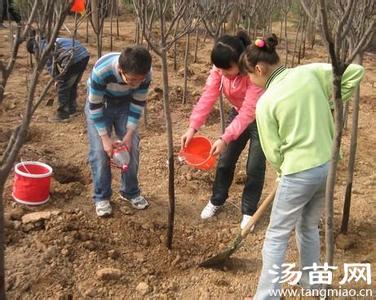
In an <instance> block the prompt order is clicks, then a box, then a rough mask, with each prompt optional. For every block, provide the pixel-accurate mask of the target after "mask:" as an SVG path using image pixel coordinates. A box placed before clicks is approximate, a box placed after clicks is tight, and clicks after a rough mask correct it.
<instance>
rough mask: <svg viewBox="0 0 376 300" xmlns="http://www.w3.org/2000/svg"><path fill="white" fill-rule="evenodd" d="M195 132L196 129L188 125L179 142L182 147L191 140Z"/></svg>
mask: <svg viewBox="0 0 376 300" xmlns="http://www.w3.org/2000/svg"><path fill="white" fill-rule="evenodd" d="M195 133H196V129H193V128H191V127H189V128H188V129H187V131H186V132H185V133H184V134H183V135H182V136H181V138H180V142H181V148H182V149H183V148H185V147H187V146H188V144H189V142H190V141H191V139H192V138H193V136H194V135H195Z"/></svg>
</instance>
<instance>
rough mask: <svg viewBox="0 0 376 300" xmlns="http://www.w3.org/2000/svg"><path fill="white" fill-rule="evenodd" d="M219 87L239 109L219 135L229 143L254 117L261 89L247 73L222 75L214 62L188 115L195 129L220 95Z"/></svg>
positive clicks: (201, 123)
mask: <svg viewBox="0 0 376 300" xmlns="http://www.w3.org/2000/svg"><path fill="white" fill-rule="evenodd" d="M221 88H222V89H223V93H224V94H225V96H226V98H227V99H228V100H229V101H230V103H231V104H232V105H233V107H234V108H235V109H236V110H237V112H238V115H237V116H236V117H235V118H234V120H233V121H232V122H231V123H230V125H228V126H227V127H226V129H225V132H224V134H223V135H222V139H223V140H224V141H225V142H226V144H228V143H229V142H231V141H234V140H236V139H237V138H238V137H239V136H240V135H241V134H242V133H243V131H244V130H245V129H246V128H247V127H248V125H249V124H251V123H252V122H253V121H254V120H255V118H256V116H255V113H256V103H257V100H258V99H259V98H260V96H261V95H262V93H263V92H264V90H263V89H262V88H259V87H257V86H256V85H254V84H252V83H251V81H250V79H249V76H247V75H238V76H236V77H235V78H232V79H229V78H227V77H225V76H222V72H221V71H220V70H219V69H218V68H216V67H215V66H213V68H212V69H211V71H210V75H209V77H208V79H207V80H206V84H205V88H204V92H203V94H202V96H201V98H200V99H199V101H198V102H197V104H196V105H195V107H194V108H193V111H192V114H191V117H190V118H189V126H190V127H192V128H194V129H196V130H198V129H199V128H200V127H201V126H202V125H203V124H204V123H205V121H206V119H207V117H208V115H209V113H210V111H211V110H212V108H213V106H214V103H215V102H216V101H217V99H218V97H219V94H220V91H221Z"/></svg>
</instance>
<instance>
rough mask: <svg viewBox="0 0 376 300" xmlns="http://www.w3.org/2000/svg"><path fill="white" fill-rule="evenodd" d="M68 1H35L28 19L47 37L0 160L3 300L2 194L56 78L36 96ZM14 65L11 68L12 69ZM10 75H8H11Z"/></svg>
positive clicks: (1, 291) (0, 286) (0, 234)
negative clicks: (17, 121)
mask: <svg viewBox="0 0 376 300" xmlns="http://www.w3.org/2000/svg"><path fill="white" fill-rule="evenodd" d="M69 7H70V5H69V2H67V1H65V0H59V1H56V0H42V1H41V0H34V1H33V10H32V11H31V14H30V16H29V21H31V20H32V19H34V17H35V19H36V20H37V26H38V27H37V36H36V40H37V41H38V42H39V41H40V40H41V37H42V36H43V37H45V38H46V47H44V48H43V49H40V50H38V49H37V51H36V62H35V64H34V66H33V69H32V72H31V77H30V80H29V82H28V89H27V94H26V102H25V113H24V114H23V119H22V121H21V124H20V125H19V126H18V127H17V128H15V130H14V131H13V134H12V136H11V138H10V140H9V142H8V145H7V147H6V149H5V151H4V153H3V155H2V157H1V160H0V299H5V286H4V281H5V280H4V247H5V245H4V206H3V193H4V185H5V182H6V180H7V178H8V176H9V173H10V171H11V169H12V167H13V164H14V162H15V161H16V159H17V156H18V153H19V151H20V149H21V147H22V145H23V144H24V143H25V140H26V135H27V132H28V129H29V125H30V122H31V118H32V116H33V113H34V112H35V110H36V108H37V106H38V105H39V104H40V103H41V100H42V99H43V97H44V96H45V95H46V93H47V91H48V88H49V87H50V86H51V85H52V82H53V80H52V79H51V80H50V82H49V83H48V84H47V85H46V86H45V88H44V90H43V92H42V93H41V95H40V96H39V98H38V97H36V96H35V92H36V87H37V84H38V82H39V76H40V74H41V71H42V69H43V67H44V65H45V64H46V61H47V59H48V58H49V55H50V53H51V51H52V50H53V49H54V45H55V41H56V38H57V35H58V33H59V30H60V28H61V26H62V25H63V22H64V19H65V17H66V15H67V13H68V10H69ZM29 26H30V22H28V23H27V25H26V26H25V28H24V31H25V30H27V29H28V27H29ZM20 31H21V28H19V27H18V29H17V34H16V36H15V41H14V43H13V44H14V45H16V49H13V50H12V53H11V57H13V60H14V61H13V62H12V64H13V65H14V63H15V60H16V57H17V53H18V48H19V45H20V44H21V42H22V37H23V38H24V37H25V35H24V34H22V35H20ZM12 69H13V67H12V68H9V69H8V72H9V70H12ZM8 76H9V74H8Z"/></svg>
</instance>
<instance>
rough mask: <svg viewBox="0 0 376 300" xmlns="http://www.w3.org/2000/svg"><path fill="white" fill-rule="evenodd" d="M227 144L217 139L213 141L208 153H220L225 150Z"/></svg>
mask: <svg viewBox="0 0 376 300" xmlns="http://www.w3.org/2000/svg"><path fill="white" fill-rule="evenodd" d="M226 147H227V145H226V143H225V142H224V141H223V140H222V139H218V140H216V141H215V142H214V144H213V146H212V147H211V149H210V155H214V156H216V155H220V154H221V153H222V152H223V151H225V149H226Z"/></svg>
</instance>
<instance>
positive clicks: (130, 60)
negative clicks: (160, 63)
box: [119, 46, 151, 75]
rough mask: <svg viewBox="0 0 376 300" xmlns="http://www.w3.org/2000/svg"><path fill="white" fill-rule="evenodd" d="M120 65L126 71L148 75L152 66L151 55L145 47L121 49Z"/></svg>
mask: <svg viewBox="0 0 376 300" xmlns="http://www.w3.org/2000/svg"><path fill="white" fill-rule="evenodd" d="M119 67H120V69H121V70H122V71H124V72H125V73H129V74H136V75H146V74H147V73H148V72H149V71H150V68H151V55H150V53H149V51H148V50H146V49H145V48H144V47H141V46H135V47H127V48H125V49H123V51H121V54H120V57H119Z"/></svg>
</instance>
